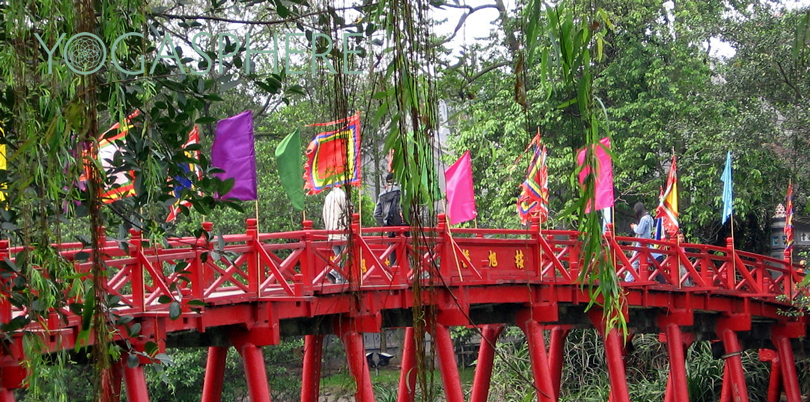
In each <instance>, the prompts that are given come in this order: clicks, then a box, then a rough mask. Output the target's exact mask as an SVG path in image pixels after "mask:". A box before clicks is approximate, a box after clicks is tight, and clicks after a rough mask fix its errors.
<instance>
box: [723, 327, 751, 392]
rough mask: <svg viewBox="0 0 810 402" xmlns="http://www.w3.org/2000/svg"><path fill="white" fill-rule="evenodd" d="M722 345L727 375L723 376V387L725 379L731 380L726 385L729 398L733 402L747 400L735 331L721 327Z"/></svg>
mask: <svg viewBox="0 0 810 402" xmlns="http://www.w3.org/2000/svg"><path fill="white" fill-rule="evenodd" d="M722 336H723V346H724V347H725V350H726V356H727V357H726V370H725V371H726V372H727V373H728V376H727V377H726V376H724V378H723V387H726V380H730V381H731V382H730V383H729V385H728V387H729V388H728V389H729V393H730V396H731V398H732V399H733V400H734V401H735V402H748V388H746V386H745V372H744V371H743V366H742V358H741V357H740V354H741V353H742V348H741V346H740V342H739V340H738V339H737V333H736V332H734V331H732V330H731V329H728V328H726V329H723V330H722Z"/></svg>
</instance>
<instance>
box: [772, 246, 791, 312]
mask: <svg viewBox="0 0 810 402" xmlns="http://www.w3.org/2000/svg"><path fill="white" fill-rule="evenodd" d="M784 258H785V267H786V268H787V274H785V273H783V274H782V275H787V278H785V279H784V280H783V281H782V283H783V284H784V286H785V290H784V293H785V295H786V296H787V298H788V300H793V254H792V253H791V252H790V250H785V251H784ZM767 271H768V270H767V269H765V272H766V273H767ZM768 278H769V279H770V275H768Z"/></svg>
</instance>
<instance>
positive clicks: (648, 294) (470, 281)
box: [0, 216, 808, 402]
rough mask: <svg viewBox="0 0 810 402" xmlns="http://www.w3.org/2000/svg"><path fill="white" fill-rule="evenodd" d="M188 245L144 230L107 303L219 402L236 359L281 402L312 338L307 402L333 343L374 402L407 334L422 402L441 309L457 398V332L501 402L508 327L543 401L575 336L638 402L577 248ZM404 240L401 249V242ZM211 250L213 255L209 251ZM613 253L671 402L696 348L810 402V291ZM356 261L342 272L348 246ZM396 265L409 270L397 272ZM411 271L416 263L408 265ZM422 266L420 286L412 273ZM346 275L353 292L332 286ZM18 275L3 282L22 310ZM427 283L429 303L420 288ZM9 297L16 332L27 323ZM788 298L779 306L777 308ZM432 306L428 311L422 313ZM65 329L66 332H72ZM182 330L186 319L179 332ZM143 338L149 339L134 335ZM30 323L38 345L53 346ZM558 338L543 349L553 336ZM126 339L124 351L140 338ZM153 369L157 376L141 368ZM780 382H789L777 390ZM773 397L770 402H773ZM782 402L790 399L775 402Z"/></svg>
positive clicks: (757, 271)
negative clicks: (807, 299) (195, 364)
mask: <svg viewBox="0 0 810 402" xmlns="http://www.w3.org/2000/svg"><path fill="white" fill-rule="evenodd" d="M203 226H204V229H205V230H206V232H208V233H209V236H207V237H204V238H200V239H194V238H182V239H172V240H170V241H169V242H168V247H166V246H161V245H154V244H149V242H148V241H147V240H145V239H142V238H141V237H140V234H139V233H138V232H137V231H132V232H131V237H130V239H129V240H128V241H127V242H126V244H125V245H123V244H119V242H116V241H107V242H106V243H105V246H104V248H103V250H102V252H103V254H104V258H105V262H106V264H107V265H108V267H109V271H110V274H109V279H108V282H107V289H106V290H107V292H108V293H109V294H110V295H112V297H113V298H114V299H115V300H116V301H117V307H116V308H115V310H116V314H119V315H121V316H125V315H126V316H131V317H132V321H131V322H129V323H127V324H124V325H123V326H122V327H121V328H119V331H118V333H117V335H116V336H117V339H116V340H117V341H121V340H123V338H124V337H125V338H127V339H126V340H127V341H128V342H130V343H131V344H132V345H133V346H134V347H135V349H136V350H137V351H140V352H146V351H151V352H154V350H155V349H156V350H158V351H162V350H165V348H166V347H172V346H181V345H182V346H208V347H209V355H208V367H207V371H206V378H205V384H204V386H203V397H202V398H203V399H202V400H203V402H213V401H219V400H220V399H219V398H220V396H219V395H220V394H221V390H222V374H223V370H224V359H225V351H226V350H227V347H230V346H234V347H236V349H237V350H238V351H239V353H240V354H241V355H242V357H243V359H244V364H245V368H246V375H247V380H248V389H249V393H250V396H251V400H252V401H269V390H268V385H267V381H266V374H265V368H264V361H263V358H262V354H261V349H260V348H261V347H262V346H265V345H273V344H277V343H278V342H279V341H280V338H281V336H282V335H294V334H297V335H306V338H305V343H306V345H305V356H304V363H303V364H304V370H303V378H302V396H301V400H302V402H310V401H312V402H315V401H317V397H318V391H319V390H318V383H319V379H320V360H321V347H322V340H323V336H324V335H325V334H336V335H338V336H339V337H340V339H341V340H342V341H343V343H344V345H345V347H346V351H347V356H348V360H349V368H350V370H351V372H352V374H353V376H354V377H355V379H356V381H357V394H356V396H357V400H358V401H373V400H374V395H373V391H372V388H371V383H370V377H369V371H368V365H367V361H366V358H365V350H364V347H363V343H362V333H364V332H379V331H380V330H381V328H383V327H407V328H408V329H407V330H406V342H405V345H404V352H403V359H402V360H403V361H402V366H403V369H402V378H401V381H400V392H399V398H400V399H399V400H400V401H402V402H407V401H411V400H413V396H414V395H413V390H414V388H415V370H412V368H414V367H415V357H414V356H413V353H414V345H413V339H414V337H413V331H414V330H413V328H411V326H412V323H413V318H412V315H411V308H412V307H413V306H414V304H415V303H418V304H420V305H423V306H433V307H434V308H433V309H431V311H434V312H435V313H433V314H432V315H430V316H429V317H427V319H428V321H430V324H431V325H429V330H430V331H432V335H433V336H434V337H435V339H436V343H437V353H438V357H439V363H440V369H441V372H442V378H443V382H444V388H445V394H446V397H447V399H448V400H449V401H451V402H462V401H463V400H464V397H463V394H462V392H461V385H460V382H459V379H458V369H457V367H456V363H455V357H454V355H453V353H454V352H453V346H452V341H451V339H450V335H449V331H448V328H449V327H450V326H456V325H471V324H473V325H476V326H479V327H480V328H481V333H482V337H483V339H484V341H482V342H481V348H480V350H479V359H478V360H479V364H478V366H477V369H476V375H475V380H474V384H473V391H472V396H471V402H483V401H486V399H487V393H488V389H489V378H490V375H491V369H492V358H493V356H494V350H493V345H494V342H495V340H496V339H497V337H498V334H499V333H500V331H501V329H502V328H503V325H504V324H514V325H517V326H519V327H520V328H521V329H522V330H523V331H524V332H525V334H526V336H527V340H528V341H529V347H530V352H531V358H532V370H533V371H532V374H533V379H534V381H535V387H536V388H537V390H538V391H539V392H538V400H539V401H541V402H544V401H554V400H556V396H557V393H558V392H559V386H560V384H559V382H560V372H561V370H562V358H561V356H562V355H561V354H562V342H563V341H564V339H565V334H566V333H567V331H568V329H570V328H573V327H582V326H595V327H596V328H597V329H600V331H601V332H602V335H603V338H604V340H605V347H606V354H607V358H608V359H607V362H608V372H609V375H610V377H611V400H612V401H617V402H618V401H629V396H628V393H627V387H626V382H625V377H624V365H623V362H622V353H623V350H622V349H623V344H624V340H623V339H621V337H620V335H619V333H618V332H617V331H616V330H613V331H610V332H608V333H604V323H603V321H602V314H601V311H599V310H598V308H594V309H591V310H589V311H588V312H586V306H587V305H588V304H589V302H590V296H589V293H588V289H587V287H583V286H581V284H580V283H579V281H578V276H579V273H580V266H579V264H580V261H579V259H580V256H579V242H578V239H577V236H578V233H577V232H574V231H559V230H552V231H545V230H544V231H542V232H541V231H540V230H539V228H538V227H537V224H536V222H535V223H534V224H533V225H532V226H531V227H530V228H529V229H528V230H503V229H454V230H453V232H452V235H451V233H450V232H449V231H448V230H447V228H446V225H445V222H444V220H443V217H442V216H440V220H439V225H438V227H436V228H428V229H426V232H425V233H427V234H426V236H425V237H422V238H420V239H418V240H419V241H417V242H414V241H413V240H414V239H410V238H407V237H405V236H404V232H405V231H406V230H408V228H405V227H403V228H394V229H392V228H385V229H383V228H368V229H367V228H362V229H361V228H360V227H359V224H358V219H357V217H356V216H355V217H354V220H353V223H352V230H351V233H352V234H351V236H350V238H349V241H348V242H342V243H341V242H329V241H327V235H328V234H329V233H328V232H326V231H323V230H313V229H312V223H311V222H305V223H304V228H303V230H300V231H294V232H286V233H270V234H263V233H259V232H258V231H257V229H256V221H255V220H248V228H247V231H246V233H245V234H238V235H226V236H224V237H223V238H222V239H213V237H212V236H210V232H211V230H212V225H211V224H210V223H206V224H204V225H203ZM392 230H393V233H395V234H396V236H394V237H389V236H388V233H390V232H391V231H392ZM206 239H211V241H208V240H206ZM637 240H638V239H633V238H624V237H617V236H614V235H613V234H612V233H608V234H607V235H606V236H605V237H604V241H605V245H606V247H607V250H608V252H609V253H611V258H612V259H613V260H614V261H615V263H616V267H617V271H618V272H617V274H618V276H619V277H620V278H622V286H623V287H624V289H625V290H626V301H627V307H628V308H627V310H626V311H625V312H624V314H626V318H627V319H628V323H629V325H630V326H631V327H633V328H634V330H635V331H638V332H650V333H661V334H662V339H665V340H666V341H667V345H668V351H669V354H670V367H671V369H670V374H669V382H668V385H667V391H666V399H665V401H678V402H681V401H684V402H685V401H688V395H687V391H686V373H685V365H684V356H683V355H684V353H683V351H684V346H685V345H686V346H688V345H689V344H690V343H691V342H692V341H694V340H696V339H713V340H715V339H716V340H722V341H723V345H724V348H725V358H726V370H725V377H724V381H723V396H722V398H721V402H722V401H726V400H728V401H731V400H732V399H733V400H735V401H737V400H739V401H747V400H748V396H747V388H746V386H745V379H744V376H743V372H742V365H741V361H740V356H739V352H740V351H741V350H743V349H744V348H762V350H761V352H760V355H761V358H762V359H764V360H768V361H771V362H772V369H773V370H772V375H773V376H772V381H771V384H770V387H771V389H770V390H769V395H770V394H773V395H775V396H774V398H778V395H779V394H780V392H781V391H784V392H785V394H786V396H787V398H788V401H790V402H794V401H795V402H799V400H800V398H801V396H800V395H799V387H798V376H797V373H796V370H795V364H793V361H794V359H793V352H792V348H791V340H792V339H796V338H799V337H803V336H804V335H805V332H806V328H807V324H808V322H807V321H806V320H805V319H804V318H802V319H799V320H791V319H789V318H787V317H785V316H784V315H781V314H780V313H779V309H780V308H782V309H783V308H786V307H787V305H788V304H787V303H786V302H785V301H783V300H791V299H792V298H793V297H795V296H796V294H797V292H798V287H797V284H798V283H800V282H801V280H802V279H803V274H801V273H800V272H799V270H798V269H797V268H798V267H795V266H791V264H790V263H789V262H786V261H783V260H779V259H774V258H770V257H765V256H761V255H757V254H752V253H746V252H742V251H736V250H734V249H733V247H731V245H728V246H727V247H717V246H707V245H698V244H673V243H670V242H660V241H652V240H649V241H645V242H644V243H643V244H640V245H639V244H638V243H633V242H635V241H637ZM334 245H344V246H346V247H345V251H344V253H343V254H342V255H341V256H340V257H339V258H337V259H336V258H334V256H333V251H332V246H334ZM59 249H60V252H61V254H62V256H63V257H64V258H66V259H67V260H69V261H73V263H74V264H75V266H76V268H77V270H78V271H80V272H87V271H88V270H89V265H88V263H86V262H82V259H83V258H84V259H86V257H87V252H88V250H86V249H84V248H83V246H82V245H81V244H62V245H59ZM19 251H20V250H19V249H9V247H8V243H7V242H0V258H10V259H12V260H13V259H14V257H15V255H16V254H17V253H18V252H19ZM394 255H396V256H397V257H398V258H396V261H397V264H396V265H392V264H391V261H392V260H393V258H392V257H393V256H394ZM406 255H409V256H411V257H413V258H405V256H406ZM412 260H413V261H418V262H419V264H418V267H417V269H413V268H414V267H411V266H410V263H411V261H412ZM331 271H337V272H339V273H340V274H341V276H343V277H345V278H347V279H348V281H347V283H338V284H333V283H331V282H330V281H329V278H328V277H329V273H330V272H331ZM13 279H14V278H13V276H6V277H5V278H4V279H2V281H3V282H2V285H3V286H2V288H0V292H2V293H3V295H6V294H7V293H8V286H10V285H9V284H10V283H11V282H12V281H13ZM415 283H419V284H420V288H421V290H422V291H421V292H419V293H415V292H414V291H413V285H414V284H415ZM1 296H2V295H0V322H4V323H7V322H9V321H11V320H12V319H14V318H15V317H18V316H20V315H22V314H24V313H25V312H24V311H20V310H17V309H15V308H14V307H12V304H11V303H10V301H9V300H8V298H6V297H1ZM777 297H779V299H777ZM417 298H418V299H417ZM76 302H82V301H81V300H77V301H76ZM60 315H61V317H62V318H60ZM175 315H179V317H174V318H175V319H173V316H175ZM44 324H47V326H48V329H49V331H48V332H44V331H43V340H44V341H45V343H46V345H47V347H49V348H51V350H57V349H58V348H65V349H67V348H73V347H74V346H75V345H76V343H77V342H79V332H80V329H81V318H80V317H78V316H77V315H75V314H73V313H71V312H70V311H62V312H54V313H52V314H51V319H50V320H48V322H47V323H44ZM134 324H139V326H140V330H139V331H137V332H138V333H134V334H131V335H130V332H131V329H132V326H133V325H134ZM41 325H42V324H29V325H28V327H27V328H26V329H27V330H29V331H42V330H43V327H42V326H41ZM544 330H549V331H551V343H550V345H548V347H547V346H546V345H545V344H544V338H543V331H544ZM125 334H126V335H125ZM9 335H11V342H9V343H8V345H7V346H8V347H6V348H4V349H1V350H0V401H13V394H12V392H11V390H13V389H14V388H18V387H20V386H21V385H22V379H23V378H24V376H25V371H24V369H23V368H22V366H21V364H20V362H21V361H22V360H23V359H24V357H25V356H24V355H23V349H22V340H21V336H20V334H9ZM140 359H141V362H142V363H150V362H151V361H150V360H149V359H146V358H144V357H143V356H141V357H140ZM117 368H118V369H117V370H116V374H117V377H116V378H117V379H116V380H115V381H113V382H114V384H111V387H112V388H111V391H112V392H111V393H117V391H116V390H120V385H117V384H115V383H119V384H120V381H121V379H122V378H123V380H124V382H125V383H126V384H127V387H126V393H127V395H128V400H130V401H148V395H147V392H146V383H145V380H144V377H143V366H142V365H140V366H138V367H135V368H131V367H129V366H128V365H127V364H126V356H124V357H123V358H122V361H121V362H119V364H118V365H117ZM773 373H776V374H778V375H776V374H773ZM769 398H771V396H769ZM769 400H776V399H769Z"/></svg>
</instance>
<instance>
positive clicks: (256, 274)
mask: <svg viewBox="0 0 810 402" xmlns="http://www.w3.org/2000/svg"><path fill="white" fill-rule="evenodd" d="M257 224H258V222H257V220H256V219H255V218H250V219H247V220H245V225H246V227H247V230H246V231H245V234H246V235H247V237H248V241H247V243H248V246H250V251H248V253H252V254H253V255H252V256H251V255H248V256H247V270H248V272H247V274H248V289H250V293H252V294H253V295H255V296H257V297H258V296H261V289H260V287H261V285H262V275H261V271H262V262H261V256H260V255H259V251H258V250H259V248H260V247H261V246H262V244H261V243H260V242H259V231H258V229H257ZM278 279H279V280H280V281H281V280H284V278H278Z"/></svg>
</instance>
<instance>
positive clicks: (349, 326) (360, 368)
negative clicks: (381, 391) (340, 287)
mask: <svg viewBox="0 0 810 402" xmlns="http://www.w3.org/2000/svg"><path fill="white" fill-rule="evenodd" d="M356 325H357V323H356V322H355V321H354V320H352V319H350V318H344V319H343V320H342V321H340V322H339V323H338V325H337V331H335V332H337V334H338V336H339V337H340V340H341V341H343V347H344V348H345V349H346V359H347V360H348V361H349V371H351V373H352V376H353V377H354V380H355V381H356V383H357V393H356V394H355V401H356V402H374V390H373V389H372V388H371V374H370V373H369V371H368V362H367V361H366V350H365V347H364V346H363V334H362V333H360V332H359V331H358V330H357V329H356V328H355V326H356Z"/></svg>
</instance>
